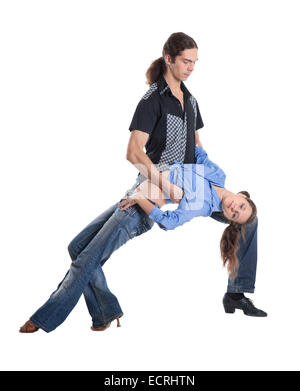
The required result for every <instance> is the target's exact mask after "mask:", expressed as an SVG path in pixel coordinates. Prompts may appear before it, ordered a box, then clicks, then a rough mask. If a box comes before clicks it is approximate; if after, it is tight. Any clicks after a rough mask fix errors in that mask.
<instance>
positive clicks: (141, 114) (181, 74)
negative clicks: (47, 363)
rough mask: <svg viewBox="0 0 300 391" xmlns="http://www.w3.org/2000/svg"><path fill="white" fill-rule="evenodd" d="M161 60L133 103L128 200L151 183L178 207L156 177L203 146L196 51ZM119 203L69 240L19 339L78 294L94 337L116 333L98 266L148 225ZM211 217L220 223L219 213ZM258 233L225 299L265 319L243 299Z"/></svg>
mask: <svg viewBox="0 0 300 391" xmlns="http://www.w3.org/2000/svg"><path fill="white" fill-rule="evenodd" d="M178 34H181V33H178ZM160 61H164V62H165V63H164V67H165V69H166V71H165V72H164V74H161V75H160V76H159V78H158V79H157V81H156V82H155V83H152V84H151V86H150V88H149V90H148V91H147V92H146V94H145V95H144V96H143V98H142V99H141V101H140V102H139V104H138V106H137V109H136V111H135V114H134V117H133V119H132V122H131V125H130V128H129V129H130V131H131V137H130V140H129V143H128V149H127V159H128V160H129V161H130V162H131V163H132V164H134V165H135V166H136V167H137V168H138V170H139V171H140V173H139V175H138V178H137V180H136V183H135V184H134V185H133V187H132V188H131V189H129V190H128V191H127V195H128V194H130V192H133V191H134V189H135V188H136V187H137V186H138V185H139V184H140V183H141V182H142V181H144V180H145V179H146V178H149V179H150V180H151V182H153V183H154V184H156V185H158V186H159V187H160V189H161V190H162V191H163V192H165V193H167V194H169V196H170V198H171V200H173V201H174V202H177V200H178V199H179V198H180V195H179V194H178V188H176V186H174V185H172V184H170V183H169V182H168V181H167V180H166V178H165V177H164V176H163V175H162V173H161V171H163V170H164V169H165V168H166V167H167V166H168V165H169V164H171V163H173V161H174V159H176V160H178V161H181V162H183V163H194V162H195V145H198V146H202V145H201V142H200V139H199V135H198V132H197V130H198V129H200V128H202V127H203V122H202V118H201V115H200V111H199V107H198V103H197V101H196V99H195V98H194V97H193V96H192V95H191V94H190V92H189V91H188V89H187V88H186V86H185V85H184V83H183V80H186V79H187V78H188V77H189V75H190V74H191V73H192V71H193V69H194V65H195V62H196V61H197V48H192V49H185V50H183V51H182V52H181V53H180V54H179V55H177V56H176V57H175V60H174V59H173V61H172V58H171V56H170V55H168V54H166V55H165V56H164V57H163V58H161V59H160ZM157 130H159V131H157ZM144 147H145V148H146V151H147V152H146V153H145V152H144V151H143V148H144ZM122 200H123V201H122ZM122 200H120V202H118V203H116V204H114V205H113V206H111V207H110V208H109V209H107V210H106V211H105V212H103V213H102V214H100V215H99V216H98V217H97V218H96V219H95V220H93V221H92V222H91V223H90V224H88V225H87V226H86V227H85V228H84V229H83V230H82V231H81V232H80V233H79V234H78V235H77V236H76V237H75V238H74V239H73V240H72V241H71V243H70V244H69V246H68V250H69V253H70V256H71V259H72V263H71V267H70V269H69V271H68V272H67V274H66V276H65V277H64V279H63V280H62V281H61V283H60V284H59V285H58V287H57V289H56V290H55V291H54V292H53V293H52V294H51V296H50V298H49V299H48V301H47V302H46V303H45V304H44V305H43V306H42V307H40V308H39V309H38V310H37V311H36V312H35V313H34V314H33V315H32V316H31V317H30V320H29V321H27V322H26V323H25V324H24V326H22V327H21V328H20V332H35V331H37V330H38V328H42V329H43V330H44V331H46V332H50V331H52V330H54V329H55V328H56V327H57V326H59V325H60V324H61V323H62V322H63V321H64V320H65V319H66V317H67V316H68V315H69V313H70V312H71V311H72V309H73V308H74V306H75V305H76V303H77V302H78V300H79V298H80V296H81V294H82V293H83V294H84V298H85V301H86V304H87V307H88V310H89V313H90V315H91V317H92V327H91V328H92V330H105V329H106V328H107V327H109V326H110V324H111V322H112V321H113V320H115V319H117V322H118V326H119V318H120V317H121V316H122V315H123V312H122V310H121V307H120V304H119V302H118V300H117V298H116V297H115V295H113V293H112V292H111V291H110V290H109V288H108V286H107V282H106V279H105V275H104V273H103V269H102V266H103V265H104V263H105V262H106V261H107V260H108V258H109V257H110V256H111V254H112V253H113V252H114V251H115V250H117V249H118V248H119V247H120V246H122V245H123V244H124V243H126V242H127V241H128V240H129V239H132V238H134V237H135V236H138V235H141V234H143V233H145V232H147V231H148V230H149V229H151V228H152V226H153V224H154V222H153V220H151V219H150V218H149V217H148V216H147V214H146V213H145V212H144V211H143V210H142V209H141V208H140V207H139V206H138V205H134V204H133V203H132V202H129V201H128V200H127V199H122ZM213 217H214V218H215V219H216V220H219V221H222V222H226V219H225V218H224V216H223V215H222V214H221V215H218V214H217V215H215V216H213ZM256 234H257V221H256V222H255V223H254V224H252V225H251V226H250V227H248V228H247V229H246V243H243V242H241V243H240V249H239V253H238V256H239V260H240V267H239V271H238V276H237V278H236V279H235V280H234V281H230V280H229V283H228V288H227V291H228V292H227V294H225V296H224V299H223V300H227V301H228V300H231V302H230V304H231V308H233V307H234V308H240V309H243V310H244V313H246V314H247V315H253V316H264V315H262V313H263V312H262V311H261V310H258V309H256V308H255V307H254V305H253V304H252V302H250V301H249V299H247V298H245V297H244V296H243V293H242V292H253V291H254V282H255V274H256ZM227 301H226V302H227Z"/></svg>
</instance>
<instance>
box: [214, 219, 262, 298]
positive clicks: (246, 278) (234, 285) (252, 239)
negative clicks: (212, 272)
mask: <svg viewBox="0 0 300 391" xmlns="http://www.w3.org/2000/svg"><path fill="white" fill-rule="evenodd" d="M211 217H212V218H213V219H214V220H217V221H219V222H221V223H227V224H228V223H229V221H228V220H227V219H226V218H225V216H224V215H223V213H222V212H215V213H213V214H212V215H211ZM257 226H258V219H257V218H256V220H255V221H254V222H253V223H252V224H250V225H246V226H245V241H244V239H243V238H242V237H241V238H240V240H239V250H238V252H237V257H238V259H239V268H238V273H237V277H236V278H235V279H234V280H230V279H228V285H227V292H231V293H238V292H241V293H242V292H250V293H253V292H254V288H255V278H256V267H257Z"/></svg>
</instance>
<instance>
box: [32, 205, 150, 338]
mask: <svg viewBox="0 0 300 391" xmlns="http://www.w3.org/2000/svg"><path fill="white" fill-rule="evenodd" d="M152 226H153V221H152V220H151V219H149V217H148V216H147V214H146V213H145V212H144V211H143V210H142V209H141V208H140V207H139V206H138V205H134V206H132V207H129V208H128V209H126V210H123V211H121V210H120V209H119V208H117V209H116V210H115V212H114V213H113V214H112V215H111V217H110V218H109V219H108V221H107V222H106V223H105V224H104V225H103V227H102V228H101V229H100V231H99V232H98V233H97V234H96V235H95V236H94V238H93V239H92V240H91V241H90V243H89V244H88V245H87V246H86V247H85V248H84V249H83V250H82V251H81V253H80V254H79V255H78V256H77V257H76V259H75V260H74V261H73V262H72V263H71V267H70V270H69V271H68V272H67V274H66V276H65V278H64V279H63V281H62V282H61V283H60V284H59V286H58V288H57V289H56V290H55V291H54V292H53V293H52V294H51V296H50V298H49V299H48V300H47V302H46V303H45V304H44V305H43V306H42V307H40V308H39V309H38V310H37V311H36V312H35V313H34V314H33V315H32V316H31V318H30V320H31V321H32V322H33V323H34V324H35V325H36V326H38V327H40V328H42V329H43V330H44V331H46V332H50V331H52V330H54V329H55V328H56V327H57V326H59V325H60V324H61V323H62V322H63V321H64V320H65V319H66V318H67V316H68V315H69V313H70V312H71V311H72V309H73V308H74V306H75V305H76V304H77V302H78V300H79V298H80V296H81V294H82V293H83V292H84V290H85V289H86V287H87V285H88V283H89V281H90V280H91V279H92V277H93V275H94V273H95V270H96V269H100V270H102V266H103V264H104V263H105V262H106V260H107V259H109V257H110V255H111V254H112V253H113V252H114V251H115V250H117V249H118V248H119V247H121V246H122V245H123V244H124V243H126V242H127V241H128V240H129V239H132V238H134V237H135V236H138V235H141V234H142V233H144V232H147V231H148V230H149V229H151V228H152ZM102 273H103V270H102ZM103 275H104V274H103ZM103 281H105V277H104V280H103V279H102V280H101V285H102V284H103ZM95 283H96V282H95ZM96 285H97V284H96ZM101 300H102V302H101V304H102V308H101V310H102V319H101V321H103V322H104V324H107V323H108V322H109V321H111V320H112V319H115V317H116V309H115V308H113V307H112V306H111V303H106V302H105V301H103V299H102V298H100V301H101ZM101 325H102V324H95V326H101Z"/></svg>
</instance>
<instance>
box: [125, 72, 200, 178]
mask: <svg viewBox="0 0 300 391" xmlns="http://www.w3.org/2000/svg"><path fill="white" fill-rule="evenodd" d="M180 88H181V90H182V91H183V99H184V112H183V111H182V107H181V104H180V102H179V100H178V99H177V98H176V97H175V96H174V95H173V94H172V92H171V90H170V87H169V85H168V84H167V82H166V80H165V78H164V76H163V75H161V76H160V78H159V79H158V80H157V81H156V82H155V83H153V84H151V86H150V88H149V89H148V91H147V92H146V93H145V95H144V96H143V97H142V99H141V100H140V102H139V103H138V105H137V107H136V110H135V113H134V116H133V118H132V121H131V124H130V126H129V130H130V131H132V130H140V131H143V132H146V133H148V134H149V139H148V141H147V143H146V145H145V148H146V154H147V155H148V157H149V158H150V160H151V161H152V162H153V163H154V164H155V165H156V167H157V169H158V170H159V171H163V170H166V169H167V167H168V166H169V165H170V164H173V163H174V160H177V161H179V162H181V163H195V162H196V161H195V131H196V130H198V129H200V128H202V127H203V122H202V118H201V114H200V111H199V107H198V103H197V101H196V99H195V98H194V97H193V96H192V95H191V93H190V92H189V91H188V89H187V88H186V86H185V85H184V83H183V82H181V84H180Z"/></svg>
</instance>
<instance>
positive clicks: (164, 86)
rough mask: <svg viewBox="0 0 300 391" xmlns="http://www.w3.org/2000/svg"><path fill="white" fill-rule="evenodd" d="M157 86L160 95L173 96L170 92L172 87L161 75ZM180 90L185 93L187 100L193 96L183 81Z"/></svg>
mask: <svg viewBox="0 0 300 391" xmlns="http://www.w3.org/2000/svg"><path fill="white" fill-rule="evenodd" d="M157 86H158V92H159V93H160V95H162V94H169V95H173V94H172V91H171V90H170V87H169V85H168V83H167V82H166V79H165V78H164V76H163V75H161V76H160V77H159V79H158V80H157ZM180 88H181V90H182V91H183V95H184V97H185V98H186V99H187V98H189V97H190V96H191V93H190V92H189V90H188V89H187V88H186V86H185V84H184V83H183V81H182V82H181V83H180Z"/></svg>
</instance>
